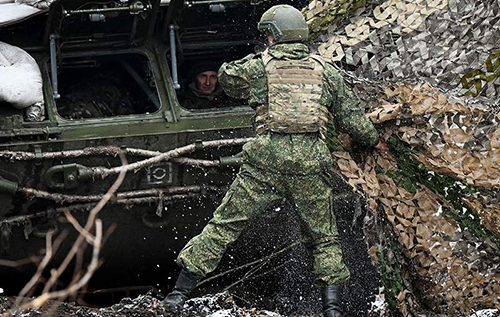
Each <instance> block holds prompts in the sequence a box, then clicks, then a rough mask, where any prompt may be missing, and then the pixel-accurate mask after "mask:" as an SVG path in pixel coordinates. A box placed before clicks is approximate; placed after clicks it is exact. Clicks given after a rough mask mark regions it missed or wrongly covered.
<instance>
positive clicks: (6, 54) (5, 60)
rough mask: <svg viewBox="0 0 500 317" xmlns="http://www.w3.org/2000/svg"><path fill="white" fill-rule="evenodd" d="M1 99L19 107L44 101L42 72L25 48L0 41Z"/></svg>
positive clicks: (22, 107)
mask: <svg viewBox="0 0 500 317" xmlns="http://www.w3.org/2000/svg"><path fill="white" fill-rule="evenodd" d="M0 101H6V102H8V103H10V104H11V105H12V106H14V107H16V108H18V109H24V108H26V107H29V106H31V105H33V104H35V103H43V90H42V74H41V72H40V68H39V67H38V64H37V63H36V61H35V60H34V59H33V57H31V56H30V55H29V54H28V53H27V52H25V51H24V50H22V49H20V48H18V47H15V46H12V45H9V44H7V43H4V42H0Z"/></svg>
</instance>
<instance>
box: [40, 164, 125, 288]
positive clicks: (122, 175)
mask: <svg viewBox="0 0 500 317" xmlns="http://www.w3.org/2000/svg"><path fill="white" fill-rule="evenodd" d="M120 158H121V159H122V164H124V165H125V164H126V159H125V156H124V155H120ZM126 172H127V170H126V169H122V170H121V171H120V175H118V178H117V179H116V181H115V182H114V184H113V185H112V186H111V188H109V190H108V191H107V192H106V194H105V195H104V197H103V198H102V199H101V200H100V201H99V202H98V203H97V205H96V206H95V207H94V208H93V209H92V210H91V211H90V213H89V216H88V218H87V223H86V225H85V227H84V229H85V230H86V231H87V232H88V231H90V229H91V228H92V227H93V226H94V223H95V221H96V217H97V214H98V213H99V211H101V210H102V208H103V207H104V206H105V205H106V204H107V203H108V201H109V200H110V199H111V197H113V195H114V193H115V192H116V190H117V189H118V187H120V185H121V183H122V182H123V179H124V178H125V174H126ZM84 240H85V238H84V236H82V235H80V236H78V238H77V239H76V241H75V243H74V244H73V247H72V248H71V250H70V251H69V252H68V254H67V255H66V258H65V259H64V261H63V262H62V263H61V265H60V266H59V268H58V269H57V270H55V271H54V272H53V274H52V276H51V277H50V279H49V281H48V282H47V284H46V285H45V287H44V289H43V293H47V292H48V291H49V289H50V288H51V287H52V286H53V285H54V283H55V281H56V280H57V279H58V278H59V276H60V275H61V274H62V272H64V271H65V270H66V268H67V267H68V265H69V263H70V262H71V260H72V259H73V257H74V256H75V254H76V252H77V250H78V249H79V248H80V246H81V245H82V243H83V241H84ZM42 296H43V295H42Z"/></svg>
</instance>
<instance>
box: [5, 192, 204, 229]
mask: <svg viewBox="0 0 500 317" xmlns="http://www.w3.org/2000/svg"><path fill="white" fill-rule="evenodd" d="M200 196H201V194H195V193H187V194H184V195H172V196H163V201H164V202H172V201H177V200H187V199H193V198H199V197H200ZM158 200H159V197H140V198H130V199H117V200H112V201H110V202H108V203H109V204H119V205H126V206H133V205H134V204H146V203H157V202H158ZM94 206H95V203H88V204H77V205H71V206H67V207H60V208H55V209H53V208H50V209H47V210H43V211H38V212H34V213H31V214H28V215H17V216H12V217H9V218H5V219H2V220H0V225H1V224H3V223H22V222H24V221H26V220H29V219H36V218H43V217H53V216H55V215H58V214H62V213H64V211H65V210H69V211H77V210H91V209H92V208H93V207H94Z"/></svg>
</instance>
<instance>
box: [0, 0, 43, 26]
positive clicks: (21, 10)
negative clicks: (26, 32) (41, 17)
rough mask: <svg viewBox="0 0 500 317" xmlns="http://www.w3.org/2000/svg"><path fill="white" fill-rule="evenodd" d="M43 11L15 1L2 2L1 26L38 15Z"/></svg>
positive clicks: (6, 0)
mask: <svg viewBox="0 0 500 317" xmlns="http://www.w3.org/2000/svg"><path fill="white" fill-rule="evenodd" d="M40 12H42V10H40V9H37V8H35V7H33V6H30V5H27V4H21V3H14V1H13V0H0V26H2V25H8V24H11V23H15V22H17V21H21V20H23V19H26V18H28V17H30V16H32V15H35V14H38V13H40Z"/></svg>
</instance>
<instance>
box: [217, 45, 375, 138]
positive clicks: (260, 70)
mask: <svg viewBox="0 0 500 317" xmlns="http://www.w3.org/2000/svg"><path fill="white" fill-rule="evenodd" d="M267 53H268V54H269V55H271V56H272V57H274V58H276V59H302V58H305V57H307V56H308V55H309V48H308V47H307V45H305V44H302V43H293V44H285V43H284V44H276V45H274V46H272V47H270V48H269V50H268V51H267ZM218 76H219V82H220V84H221V85H222V87H223V88H224V90H225V91H226V93H227V94H228V95H229V96H231V97H233V98H240V99H248V101H249V104H250V105H251V106H252V107H254V108H255V107H257V106H259V105H262V104H267V101H268V100H267V95H268V92H267V85H268V84H267V77H266V70H265V67H264V63H263V62H262V58H261V56H260V54H250V55H247V56H246V57H245V58H243V59H240V60H237V61H234V62H231V63H224V64H223V65H222V66H221V68H220V69H219V75H218ZM320 103H321V104H325V105H330V106H329V110H330V112H331V113H332V115H333V118H334V123H335V126H336V128H337V129H338V130H339V131H341V132H345V133H347V134H349V135H350V136H351V137H352V138H353V140H354V141H356V142H358V143H360V144H363V145H366V146H375V145H376V144H377V143H378V133H377V131H376V130H375V128H374V127H373V124H372V123H371V122H370V120H368V119H367V118H366V116H365V115H364V113H363V112H362V111H361V109H360V107H359V100H358V99H357V97H356V96H355V94H354V93H353V91H352V90H351V88H350V87H349V86H348V85H347V84H346V83H345V82H344V79H343V78H342V76H340V74H339V73H338V71H337V70H336V69H335V68H334V67H333V66H332V65H331V64H330V63H326V65H325V70H324V72H323V94H322V96H321V100H320Z"/></svg>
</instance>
